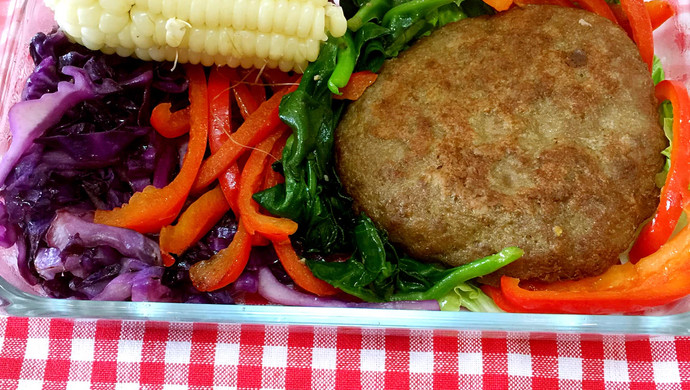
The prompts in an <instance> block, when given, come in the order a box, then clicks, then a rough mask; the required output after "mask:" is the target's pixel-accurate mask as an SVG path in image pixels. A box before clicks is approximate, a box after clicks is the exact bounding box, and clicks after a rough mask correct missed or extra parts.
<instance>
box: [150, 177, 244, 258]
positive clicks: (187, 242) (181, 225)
mask: <svg viewBox="0 0 690 390" xmlns="http://www.w3.org/2000/svg"><path fill="white" fill-rule="evenodd" d="M229 210H230V205H228V202H227V201H226V200H225V195H223V191H221V189H220V188H219V187H216V188H214V189H212V190H211V191H208V192H207V193H205V194H203V195H201V196H200V197H199V199H197V200H195V201H194V203H192V204H191V205H189V207H187V209H186V210H185V211H184V212H183V213H182V215H180V218H179V219H178V220H177V224H175V225H169V226H164V227H163V228H162V229H161V234H160V238H159V244H160V247H161V251H163V252H167V253H174V254H176V255H180V254H182V253H183V252H184V251H186V250H187V249H188V248H189V247H190V246H192V245H193V244H194V243H196V242H197V241H199V240H200V239H201V237H203V236H204V235H205V234H206V233H208V232H209V230H211V228H213V226H215V225H216V223H218V221H220V219H221V218H223V216H224V215H225V213H227V212H228V211H229Z"/></svg>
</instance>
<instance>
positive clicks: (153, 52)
mask: <svg viewBox="0 0 690 390" xmlns="http://www.w3.org/2000/svg"><path fill="white" fill-rule="evenodd" d="M45 3H46V5H47V6H48V7H50V8H51V9H53V10H54V11H55V20H56V21H57V23H58V25H59V26H60V28H62V30H64V32H65V33H66V34H67V35H68V36H69V37H70V38H71V39H73V40H74V41H76V42H78V43H80V44H82V45H84V46H86V47H87V48H89V49H91V50H101V51H103V52H104V53H108V54H112V53H117V54H119V55H121V56H123V57H127V56H135V57H138V58H140V59H142V60H155V61H177V62H181V63H186V62H190V63H193V64H196V63H201V64H203V65H206V66H210V65H213V64H216V65H229V66H232V67H238V66H242V67H244V68H249V67H252V66H254V67H257V68H261V67H263V66H268V67H269V68H280V69H281V70H283V71H288V70H295V71H298V72H301V71H303V70H304V68H305V67H306V65H307V62H308V61H314V60H316V57H317V56H318V54H319V48H320V45H321V42H322V41H324V40H326V37H327V36H326V34H327V33H330V34H331V35H333V36H336V37H338V36H342V35H343V34H344V33H345V30H346V29H347V22H346V20H345V17H344V15H343V11H342V9H341V8H340V7H338V6H335V5H333V4H332V3H329V2H328V0H45Z"/></svg>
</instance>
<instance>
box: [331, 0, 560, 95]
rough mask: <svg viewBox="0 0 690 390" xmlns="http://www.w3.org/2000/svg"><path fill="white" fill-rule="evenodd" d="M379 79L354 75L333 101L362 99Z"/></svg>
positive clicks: (368, 72) (359, 73)
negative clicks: (366, 91) (365, 92)
mask: <svg viewBox="0 0 690 390" xmlns="http://www.w3.org/2000/svg"><path fill="white" fill-rule="evenodd" d="M563 1H565V0H563ZM377 77H378V75H377V74H376V73H374V72H370V71H368V70H363V71H361V72H357V73H353V74H352V76H350V81H348V82H347V85H345V87H344V88H341V89H340V92H341V94H340V95H336V94H333V99H340V100H342V99H347V100H357V99H359V98H360V96H362V94H363V93H364V91H365V90H366V89H367V88H369V86H371V85H372V84H374V82H375V81H376V78H377Z"/></svg>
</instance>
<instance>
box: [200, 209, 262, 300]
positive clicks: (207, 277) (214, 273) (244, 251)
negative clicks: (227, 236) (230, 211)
mask: <svg viewBox="0 0 690 390" xmlns="http://www.w3.org/2000/svg"><path fill="white" fill-rule="evenodd" d="M239 222H240V223H238V224H237V233H235V237H233V239H232V242H231V243H230V246H228V247H227V248H225V249H223V250H221V251H220V252H218V253H216V254H215V255H213V257H211V258H210V259H208V260H203V261H200V262H198V263H195V264H194V265H192V266H191V268H190V269H189V278H190V279H191V281H192V284H193V285H194V287H196V289H197V290H199V291H213V290H218V289H219V288H223V287H225V286H227V285H228V284H230V283H232V282H234V281H235V280H237V278H238V277H239V276H240V274H242V271H244V267H245V266H246V265H247V261H249V253H250V252H251V249H252V237H251V236H250V235H249V234H247V231H246V230H245V229H244V225H243V224H242V223H241V222H242V220H241V218H240V221H239Z"/></svg>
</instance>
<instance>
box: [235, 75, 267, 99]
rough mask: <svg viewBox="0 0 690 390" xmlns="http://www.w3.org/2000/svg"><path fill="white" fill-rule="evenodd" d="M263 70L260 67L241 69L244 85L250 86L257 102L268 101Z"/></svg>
mask: <svg viewBox="0 0 690 390" xmlns="http://www.w3.org/2000/svg"><path fill="white" fill-rule="evenodd" d="M262 73H263V72H262V71H261V70H259V69H249V70H240V74H241V77H242V80H241V81H242V83H241V84H243V85H245V86H247V88H249V91H250V92H251V94H252V96H253V97H254V101H255V102H257V103H259V104H260V103H261V102H265V101H266V87H265V86H264V85H263V80H262V79H261V74H262Z"/></svg>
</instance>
